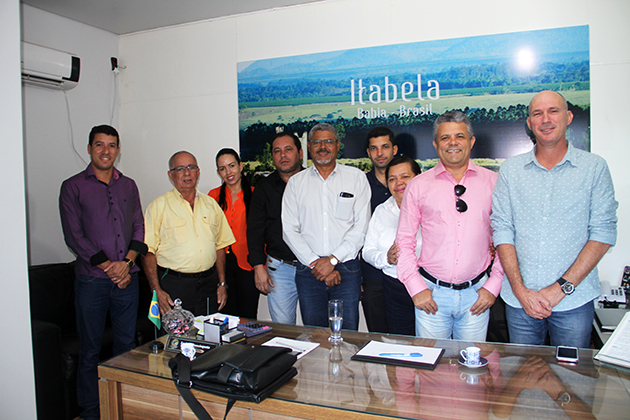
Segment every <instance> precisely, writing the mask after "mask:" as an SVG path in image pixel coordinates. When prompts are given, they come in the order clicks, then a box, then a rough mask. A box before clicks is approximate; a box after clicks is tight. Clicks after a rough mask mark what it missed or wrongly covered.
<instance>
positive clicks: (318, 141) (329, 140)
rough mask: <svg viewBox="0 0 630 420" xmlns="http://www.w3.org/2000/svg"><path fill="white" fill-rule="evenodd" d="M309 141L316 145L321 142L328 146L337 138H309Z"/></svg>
mask: <svg viewBox="0 0 630 420" xmlns="http://www.w3.org/2000/svg"><path fill="white" fill-rule="evenodd" d="M308 142H309V143H311V144H312V145H314V146H319V145H320V144H322V143H323V144H325V145H326V146H330V145H331V144H333V143H336V142H337V140H333V139H325V140H309V141H308Z"/></svg>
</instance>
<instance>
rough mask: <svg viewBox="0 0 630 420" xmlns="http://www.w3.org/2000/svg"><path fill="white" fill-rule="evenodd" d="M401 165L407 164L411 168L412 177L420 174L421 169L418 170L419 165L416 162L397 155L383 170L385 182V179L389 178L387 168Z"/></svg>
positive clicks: (407, 157)
mask: <svg viewBox="0 0 630 420" xmlns="http://www.w3.org/2000/svg"><path fill="white" fill-rule="evenodd" d="M402 163H408V164H409V166H411V172H413V173H414V175H419V174H421V173H422V169H420V165H418V162H416V161H415V160H414V159H412V158H410V157H409V156H404V155H398V156H394V158H393V159H392V160H390V161H389V163H388V164H387V168H385V181H386V182H387V178H389V168H391V167H393V166H396V165H400V164H402Z"/></svg>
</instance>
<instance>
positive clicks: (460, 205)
mask: <svg viewBox="0 0 630 420" xmlns="http://www.w3.org/2000/svg"><path fill="white" fill-rule="evenodd" d="M465 192H466V187H464V186H463V185H460V184H457V185H455V196H456V197H457V201H455V209H456V210H457V211H458V212H460V213H464V212H465V211H466V210H468V204H466V202H465V201H464V200H462V199H461V198H460V197H461V196H462V195H463V194H464V193H465Z"/></svg>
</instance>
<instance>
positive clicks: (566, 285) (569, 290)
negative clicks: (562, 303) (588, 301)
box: [560, 281, 575, 295]
mask: <svg viewBox="0 0 630 420" xmlns="http://www.w3.org/2000/svg"><path fill="white" fill-rule="evenodd" d="M560 287H561V288H562V291H563V292H564V293H566V294H567V295H570V294H571V293H573V290H574V289H575V286H573V284H572V283H570V282H568V281H567V282H566V283H564V284H563V285H562V286H560Z"/></svg>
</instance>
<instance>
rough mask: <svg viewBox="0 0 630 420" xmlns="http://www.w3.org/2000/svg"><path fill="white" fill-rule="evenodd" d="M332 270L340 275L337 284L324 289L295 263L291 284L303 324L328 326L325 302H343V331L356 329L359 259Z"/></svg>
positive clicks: (324, 285) (359, 280) (301, 266)
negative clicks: (292, 284) (295, 293)
mask: <svg viewBox="0 0 630 420" xmlns="http://www.w3.org/2000/svg"><path fill="white" fill-rule="evenodd" d="M335 270H337V271H338V272H339V274H340V275H341V283H340V284H338V285H336V286H332V287H328V286H326V283H325V282H323V281H319V280H317V279H316V278H315V276H314V275H313V273H311V269H310V267H307V266H305V265H304V264H302V263H300V262H299V261H298V263H297V266H296V270H295V284H296V286H297V291H298V298H299V301H300V313H301V314H302V322H304V325H311V326H314V327H328V301H329V300H333V299H339V300H343V325H342V327H341V328H343V329H344V330H354V331H357V330H358V329H359V298H360V297H361V264H360V263H359V259H358V258H355V259H354V260H350V261H346V262H343V263H342V262H340V263H338V264H337V265H336V266H335Z"/></svg>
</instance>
